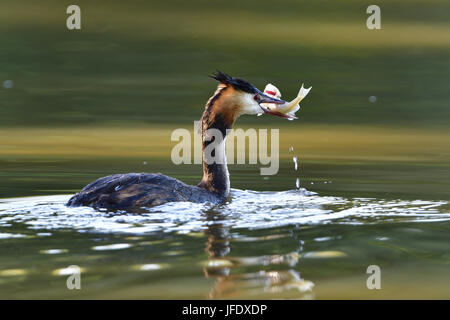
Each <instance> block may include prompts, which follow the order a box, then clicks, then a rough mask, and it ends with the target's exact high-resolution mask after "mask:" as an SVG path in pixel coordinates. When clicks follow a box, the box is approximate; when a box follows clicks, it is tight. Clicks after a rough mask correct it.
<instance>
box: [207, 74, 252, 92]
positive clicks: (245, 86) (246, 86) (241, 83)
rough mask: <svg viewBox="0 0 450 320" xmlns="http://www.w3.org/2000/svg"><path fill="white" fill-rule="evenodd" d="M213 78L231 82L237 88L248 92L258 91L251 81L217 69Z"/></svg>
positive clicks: (221, 81) (226, 82)
mask: <svg viewBox="0 0 450 320" xmlns="http://www.w3.org/2000/svg"><path fill="white" fill-rule="evenodd" d="M211 78H213V79H216V80H217V81H219V82H220V83H224V84H229V85H231V86H233V88H235V89H236V90H241V91H244V92H248V93H256V92H257V89H256V88H255V86H254V85H252V84H251V83H250V82H247V81H245V80H242V79H239V78H234V77H232V76H230V75H228V74H226V73H223V72H221V71H219V70H217V71H216V72H215V73H214V74H213V75H212V76H211Z"/></svg>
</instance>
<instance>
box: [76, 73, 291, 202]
mask: <svg viewBox="0 0 450 320" xmlns="http://www.w3.org/2000/svg"><path fill="white" fill-rule="evenodd" d="M211 77H212V78H214V79H216V80H217V81H219V82H220V83H219V85H218V87H217V90H216V92H214V94H213V96H212V97H211V98H209V100H208V102H207V103H206V106H205V111H204V112H203V116H202V118H201V124H202V128H201V131H202V150H203V178H202V180H201V181H200V183H199V184H198V185H197V186H191V185H187V184H185V183H183V182H181V181H179V180H177V179H175V178H171V177H168V176H165V175H162V174H160V173H128V174H115V175H111V176H107V177H103V178H100V179H98V180H97V181H95V182H93V183H91V184H89V185H87V186H86V187H85V188H84V189H83V190H81V191H80V192H79V193H77V194H76V195H74V196H73V197H72V198H71V199H70V200H69V202H68V203H67V205H68V206H91V207H96V208H109V209H125V208H132V207H149V206H155V205H160V204H163V203H166V202H175V201H190V202H197V203H201V202H211V203H221V202H223V201H225V199H226V198H227V197H228V194H229V192H230V178H229V175H228V168H227V163H226V156H225V152H224V151H223V152H220V154H221V157H223V159H222V161H216V162H214V163H208V162H210V161H205V157H206V154H205V148H207V146H208V145H209V144H210V143H212V142H213V141H214V139H211V137H208V138H207V137H206V132H207V130H208V129H216V130H219V131H220V132H221V133H222V136H223V137H224V138H225V137H226V134H227V129H231V128H232V126H233V124H234V122H235V121H236V119H237V118H238V117H239V116H241V115H243V114H249V115H255V114H261V113H268V114H272V115H276V116H281V117H283V115H281V114H279V113H277V112H274V111H271V110H268V109H265V108H263V107H261V106H260V104H261V103H275V104H284V103H285V101H283V100H280V99H276V98H273V97H270V96H268V95H266V94H264V93H262V92H261V91H259V90H258V89H256V88H255V87H254V86H253V85H252V84H250V83H249V82H247V81H244V80H242V79H239V78H234V77H231V76H229V75H227V74H225V73H222V72H220V71H218V72H217V73H215V74H213V75H212V76H211ZM223 141H225V140H223ZM219 147H220V148H221V149H222V150H224V148H225V142H223V143H221V145H220V146H219Z"/></svg>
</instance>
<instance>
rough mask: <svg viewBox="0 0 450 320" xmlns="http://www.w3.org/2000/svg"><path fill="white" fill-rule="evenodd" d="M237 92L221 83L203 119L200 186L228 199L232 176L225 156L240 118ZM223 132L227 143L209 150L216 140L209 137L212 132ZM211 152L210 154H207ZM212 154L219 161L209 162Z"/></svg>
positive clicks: (208, 104)
mask: <svg viewBox="0 0 450 320" xmlns="http://www.w3.org/2000/svg"><path fill="white" fill-rule="evenodd" d="M235 94H236V92H235V90H234V89H233V88H232V87H230V86H226V85H224V84H220V85H219V86H218V88H217V90H216V92H215V93H214V95H213V96H212V97H211V98H210V99H209V100H208V102H207V103H206V107H205V111H204V112H203V116H202V150H203V178H202V180H201V181H200V183H199V184H198V186H199V187H200V188H204V189H206V190H209V191H211V192H214V193H216V194H217V195H219V196H220V197H224V198H226V197H227V196H228V194H229V192H230V177H229V174H228V168H227V161H226V155H225V138H226V135H227V133H228V132H227V130H229V129H231V128H232V127H233V124H234V121H235V120H236V118H237V117H238V116H239V106H238V104H237V103H236V101H235V99H234V95H235ZM210 129H212V131H214V132H216V133H218V132H220V133H221V137H222V138H223V141H222V142H220V141H218V142H217V143H216V144H215V146H216V147H215V149H214V151H212V153H211V150H208V146H209V145H210V144H211V143H212V142H214V141H215V138H214V137H212V136H211V135H210V134H208V130H209V131H210V132H211V130H210ZM205 151H208V152H205ZM210 155H212V156H213V157H215V158H216V159H217V160H218V161H214V162H213V163H208V161H206V159H207V157H208V156H210Z"/></svg>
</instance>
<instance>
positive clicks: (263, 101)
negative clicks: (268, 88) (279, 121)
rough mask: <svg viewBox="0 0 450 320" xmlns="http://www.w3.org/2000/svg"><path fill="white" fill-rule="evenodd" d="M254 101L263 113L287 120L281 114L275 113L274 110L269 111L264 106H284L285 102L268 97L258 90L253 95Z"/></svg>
mask: <svg viewBox="0 0 450 320" xmlns="http://www.w3.org/2000/svg"><path fill="white" fill-rule="evenodd" d="M255 100H256V102H258V104H259V107H260V108H261V110H262V111H263V112H264V113H267V114H271V115H273V116H278V117H282V118H287V117H286V116H285V115H284V114H283V113H280V112H277V111H275V110H271V109H269V108H267V107H265V105H285V104H286V103H287V102H286V101H284V100H281V99H278V98H276V97H273V96H270V95H268V94H265V93H263V92H261V91H259V90H257V93H256V95H255Z"/></svg>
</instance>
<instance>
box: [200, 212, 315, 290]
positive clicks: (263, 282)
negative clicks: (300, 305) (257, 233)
mask: <svg viewBox="0 0 450 320" xmlns="http://www.w3.org/2000/svg"><path fill="white" fill-rule="evenodd" d="M206 216H207V226H206V227H207V228H206V229H205V231H204V233H205V234H206V235H207V237H208V240H207V242H206V249H205V250H206V252H207V253H208V254H209V259H208V261H206V263H205V266H204V268H203V272H204V274H205V277H206V278H211V279H214V280H215V282H214V286H213V288H212V289H211V291H210V292H209V298H211V299H233V298H250V299H255V298H291V299H312V298H313V292H312V289H313V287H314V284H313V283H312V282H311V281H308V280H304V279H302V278H301V276H300V274H299V272H297V271H296V270H294V269H293V268H294V266H295V265H296V264H297V263H298V260H299V257H300V256H299V253H298V252H291V253H287V254H282V255H263V256H256V257H238V256H233V255H232V253H231V247H230V242H231V241H232V236H231V235H230V228H229V227H227V226H226V225H225V224H224V223H223V222H221V220H224V219H225V218H224V217H223V215H221V213H219V212H207V213H206ZM250 240H252V239H250ZM235 244H236V243H235ZM248 244H249V245H251V242H249V243H248ZM276 266H278V267H276ZM266 269H267V270H266ZM273 269H279V270H273Z"/></svg>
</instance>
